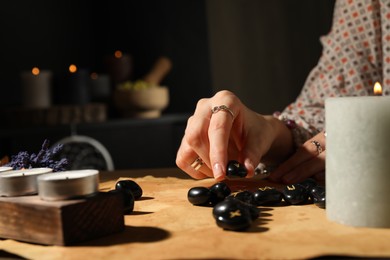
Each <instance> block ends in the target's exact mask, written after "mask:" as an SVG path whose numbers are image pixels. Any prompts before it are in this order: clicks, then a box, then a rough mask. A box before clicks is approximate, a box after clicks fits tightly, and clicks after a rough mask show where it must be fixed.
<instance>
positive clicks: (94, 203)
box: [0, 192, 124, 246]
mask: <svg viewBox="0 0 390 260" xmlns="http://www.w3.org/2000/svg"><path fill="white" fill-rule="evenodd" d="M0 212H1V214H0V237H1V238H8V239H15V240H20V241H26V242H32V243H37V244H45V245H60V246H66V245H73V244H76V243H78V242H82V241H86V240H90V239H96V238H99V237H102V236H106V235H109V234H112V233H116V232H120V231H122V230H124V214H123V198H122V195H121V194H120V193H108V192H100V193H99V194H97V195H95V196H92V197H89V198H82V199H75V200H63V201H43V200H41V199H40V198H39V197H38V196H37V195H34V196H22V197H0Z"/></svg>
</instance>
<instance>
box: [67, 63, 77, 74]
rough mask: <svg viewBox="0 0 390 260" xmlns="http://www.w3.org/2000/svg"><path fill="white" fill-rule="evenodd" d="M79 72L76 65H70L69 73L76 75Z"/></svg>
mask: <svg viewBox="0 0 390 260" xmlns="http://www.w3.org/2000/svg"><path fill="white" fill-rule="evenodd" d="M76 71H77V67H76V65H74V64H70V66H69V72H71V73H75V72H76Z"/></svg>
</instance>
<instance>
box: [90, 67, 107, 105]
mask: <svg viewBox="0 0 390 260" xmlns="http://www.w3.org/2000/svg"><path fill="white" fill-rule="evenodd" d="M90 93H91V100H92V101H96V102H106V101H108V99H109V98H110V97H111V81H110V76H109V75H107V74H98V73H96V72H92V73H91V75H90Z"/></svg>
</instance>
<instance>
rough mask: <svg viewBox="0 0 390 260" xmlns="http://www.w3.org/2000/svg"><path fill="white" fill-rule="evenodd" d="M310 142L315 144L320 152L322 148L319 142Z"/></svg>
mask: <svg viewBox="0 0 390 260" xmlns="http://www.w3.org/2000/svg"><path fill="white" fill-rule="evenodd" d="M310 143H312V144H314V145H315V146H316V149H317V152H318V154H320V153H322V151H323V149H322V146H321V144H320V143H319V142H318V141H316V140H313V141H311V142H310Z"/></svg>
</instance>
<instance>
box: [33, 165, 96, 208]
mask: <svg viewBox="0 0 390 260" xmlns="http://www.w3.org/2000/svg"><path fill="white" fill-rule="evenodd" d="M98 187H99V171H98V170H90V169H87V170H71V171H63V172H56V173H51V174H44V175H41V176H39V177H38V195H39V197H40V198H41V199H42V200H47V201H55V200H67V199H73V198H79V197H85V196H91V195H94V194H96V193H97V192H98Z"/></svg>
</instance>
